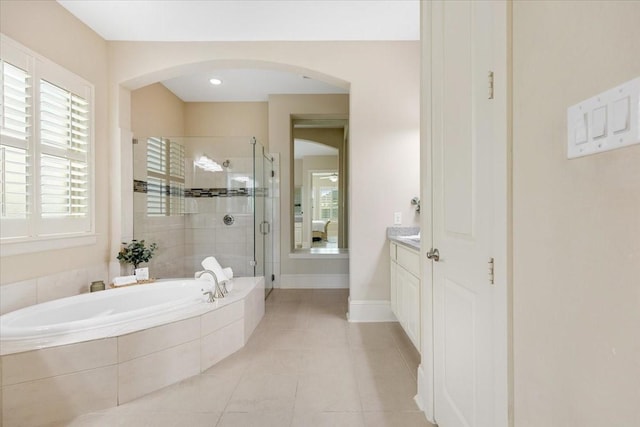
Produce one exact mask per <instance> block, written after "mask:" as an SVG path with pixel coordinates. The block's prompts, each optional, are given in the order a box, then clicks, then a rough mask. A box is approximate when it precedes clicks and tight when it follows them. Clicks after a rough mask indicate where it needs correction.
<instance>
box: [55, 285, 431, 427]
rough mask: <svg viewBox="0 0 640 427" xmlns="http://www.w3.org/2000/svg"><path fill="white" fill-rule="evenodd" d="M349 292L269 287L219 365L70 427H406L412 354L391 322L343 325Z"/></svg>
mask: <svg viewBox="0 0 640 427" xmlns="http://www.w3.org/2000/svg"><path fill="white" fill-rule="evenodd" d="M347 295H348V294H347V290H320V289H314V290H278V289H276V290H274V291H273V292H272V294H271V295H270V296H269V298H268V299H267V301H266V313H265V317H264V319H263V320H262V322H261V323H260V325H259V326H258V328H257V329H256V331H255V332H254V334H253V335H252V337H251V339H250V340H249V342H248V343H247V345H246V346H245V347H244V348H243V349H242V350H240V351H238V352H237V353H235V354H233V355H231V356H229V357H228V358H226V359H225V360H223V361H222V362H220V363H219V364H217V365H216V366H214V367H212V368H211V369H209V370H207V371H205V372H203V373H202V374H200V375H197V376H195V377H192V378H190V379H188V380H185V381H182V382H181V383H178V384H175V385H173V386H170V387H167V388H165V389H162V390H159V391H157V392H155V393H152V394H150V395H148V396H145V397H142V398H140V399H137V400H135V401H132V402H129V403H127V404H125V405H121V406H119V407H117V408H111V409H108V410H105V411H100V412H95V413H91V414H87V415H84V416H81V417H78V418H76V419H75V420H73V421H71V422H70V423H68V424H67V425H71V426H109V427H111V426H135V427H137V426H153V427H162V426H188V427H192V426H193V427H196V426H211V427H213V426H216V427H231V426H239V427H252V426H256V427H269V426H275V427H283V426H287V427H289V426H290V427H315V426H331V427H340V426H343V427H352V426H353V427H356V426H366V427H383V426H389V427H412V426H427V427H429V426H433V425H432V424H430V423H429V422H427V421H426V419H425V418H424V415H423V414H422V412H419V411H418V408H417V406H416V404H415V403H414V401H413V397H414V396H415V394H416V370H417V366H418V363H419V361H420V357H419V354H418V352H417V351H416V350H415V349H414V348H413V345H412V344H411V342H410V341H409V339H408V338H407V336H406V335H405V334H404V332H403V330H402V328H401V327H400V326H399V325H398V324H397V323H348V322H347V321H346V318H345V313H346V312H347Z"/></svg>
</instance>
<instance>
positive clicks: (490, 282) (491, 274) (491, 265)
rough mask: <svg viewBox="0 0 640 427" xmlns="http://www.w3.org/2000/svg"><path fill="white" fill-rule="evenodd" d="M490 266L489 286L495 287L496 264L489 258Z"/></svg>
mask: <svg viewBox="0 0 640 427" xmlns="http://www.w3.org/2000/svg"><path fill="white" fill-rule="evenodd" d="M488 264H489V284H490V285H493V282H494V280H493V264H494V262H493V258H489V262H488Z"/></svg>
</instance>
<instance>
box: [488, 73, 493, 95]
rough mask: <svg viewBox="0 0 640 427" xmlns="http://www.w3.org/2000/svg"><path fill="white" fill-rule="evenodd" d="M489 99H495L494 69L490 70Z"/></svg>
mask: <svg viewBox="0 0 640 427" xmlns="http://www.w3.org/2000/svg"><path fill="white" fill-rule="evenodd" d="M489 99H493V71H489Z"/></svg>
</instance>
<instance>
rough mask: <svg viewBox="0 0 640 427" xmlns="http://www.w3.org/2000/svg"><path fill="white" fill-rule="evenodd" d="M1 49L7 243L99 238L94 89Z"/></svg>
mask: <svg viewBox="0 0 640 427" xmlns="http://www.w3.org/2000/svg"><path fill="white" fill-rule="evenodd" d="M1 43H2V46H1V47H2V48H1V50H0V79H1V80H0V187H1V196H0V220H1V221H2V227H1V238H2V243H3V244H4V243H12V242H30V241H39V240H43V239H50V238H60V237H73V236H82V235H89V234H93V209H92V207H93V202H92V176H93V175H92V148H93V86H92V85H91V84H89V83H88V82H86V81H85V80H83V79H82V78H80V77H78V76H76V75H74V74H72V73H71V72H69V71H67V70H65V69H64V68H62V67H60V66H58V65H56V64H54V63H52V62H50V61H48V60H47V59H45V58H42V57H40V56H38V55H37V54H35V53H33V52H31V51H29V50H28V49H26V48H24V47H22V46H20V45H18V44H17V43H15V42H13V41H11V40H10V39H8V38H6V37H4V36H2V40H1Z"/></svg>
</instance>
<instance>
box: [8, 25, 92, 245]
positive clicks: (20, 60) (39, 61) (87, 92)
mask: <svg viewBox="0 0 640 427" xmlns="http://www.w3.org/2000/svg"><path fill="white" fill-rule="evenodd" d="M0 46H1V56H2V60H3V61H6V62H8V63H9V64H11V65H14V66H16V67H19V68H22V69H24V70H25V71H26V72H27V73H28V74H29V75H30V78H31V87H30V99H29V103H28V108H29V111H30V119H31V123H30V128H29V132H28V137H27V143H26V147H27V150H28V151H27V155H28V157H29V161H28V162H27V167H28V171H29V175H28V184H27V185H28V188H27V195H28V199H29V203H28V208H27V215H26V217H25V218H1V219H0V222H1V225H2V227H5V226H6V227H12V228H13V227H23V231H24V233H22V234H23V235H20V236H11V235H10V236H6V237H2V238H0V247H1V249H2V250H1V251H0V256H2V257H4V256H10V255H18V254H24V253H32V252H40V251H45V250H54V249H62V248H69V247H76V246H84V245H90V244H94V243H95V242H96V241H97V238H96V232H95V199H96V192H95V146H96V142H95V87H94V85H93V84H92V83H90V82H89V81H87V80H86V79H84V78H82V77H80V76H78V75H77V74H75V73H73V72H72V71H70V70H68V69H66V68H64V67H62V66H60V65H58V64H56V63H55V62H53V61H51V60H49V59H47V58H45V57H43V56H42V55H39V54H38V53H36V52H33V51H32V50H30V49H28V48H26V47H25V46H22V45H21V44H20V43H18V42H16V41H14V40H12V39H10V38H9V37H7V36H5V35H4V34H0ZM41 80H44V81H46V82H49V83H50V84H53V85H55V86H58V87H61V88H63V89H64V90H65V91H67V92H71V93H73V94H75V95H76V96H79V97H81V98H83V99H84V100H86V101H87V102H88V103H89V106H88V108H89V113H88V116H87V119H88V127H89V131H88V136H87V138H88V143H87V152H86V157H85V159H83V161H84V160H86V165H87V170H88V171H87V180H88V183H87V186H86V190H87V193H88V201H87V214H86V216H84V217H83V218H82V219H77V218H70V217H69V215H66V216H64V217H62V218H43V217H42V212H41V204H42V197H41V179H40V175H41V164H40V162H41V156H42V154H43V153H45V154H46V153H50V152H51V150H48V149H42V147H41V129H40V121H41V104H40V85H41ZM5 138H6V137H5V136H2V141H3V144H6V145H13V144H11V143H10V142H11V140H10V139H9V140H8V141H9V143H7V139H5ZM62 158H65V159H68V160H74V157H73V156H69V155H65V156H64V157H62ZM16 234H17V233H16Z"/></svg>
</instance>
